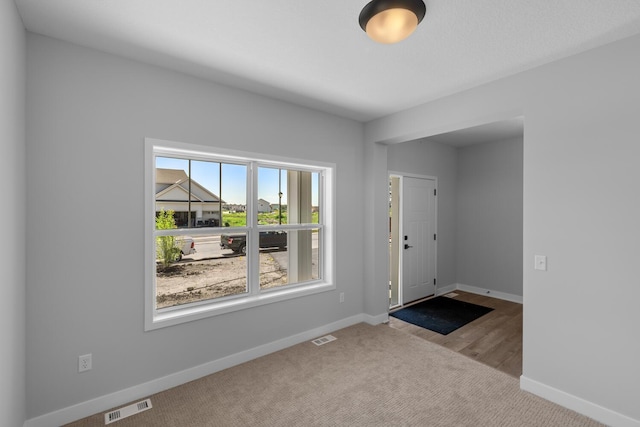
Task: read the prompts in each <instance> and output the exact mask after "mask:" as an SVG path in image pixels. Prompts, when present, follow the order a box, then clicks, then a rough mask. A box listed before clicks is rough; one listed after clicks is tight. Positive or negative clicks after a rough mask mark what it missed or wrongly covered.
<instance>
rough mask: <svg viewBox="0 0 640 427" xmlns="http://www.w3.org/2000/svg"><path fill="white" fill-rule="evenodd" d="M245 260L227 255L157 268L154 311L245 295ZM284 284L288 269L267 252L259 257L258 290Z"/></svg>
mask: <svg viewBox="0 0 640 427" xmlns="http://www.w3.org/2000/svg"><path fill="white" fill-rule="evenodd" d="M246 276H247V257H246V256H235V255H234V256H229V257H224V258H215V259H205V260H200V261H189V262H184V261H183V262H179V263H175V264H171V265H170V266H169V267H167V268H162V267H161V266H160V265H158V267H157V274H156V295H157V297H156V304H157V308H164V307H171V306H174V305H179V304H186V303H190V302H195V301H202V300H206V299H212V298H219V297H223V296H227V295H236V294H241V293H243V292H246V288H247V279H246ZM286 283H287V270H286V269H282V268H281V267H280V264H278V262H277V261H276V260H275V259H274V258H273V256H271V254H269V253H261V254H260V287H261V288H262V289H266V288H272V287H276V286H282V285H285V284H286Z"/></svg>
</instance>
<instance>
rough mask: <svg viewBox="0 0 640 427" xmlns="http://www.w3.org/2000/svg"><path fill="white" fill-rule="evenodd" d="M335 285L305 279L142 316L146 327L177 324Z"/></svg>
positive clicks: (146, 329) (325, 290) (294, 296)
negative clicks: (222, 299) (273, 288)
mask: <svg viewBox="0 0 640 427" xmlns="http://www.w3.org/2000/svg"><path fill="white" fill-rule="evenodd" d="M334 289H336V286H335V284H333V283H327V282H317V283H307V284H304V285H300V286H291V287H287V288H284V289H277V290H269V291H266V292H264V293H261V294H259V295H249V296H244V297H239V298H233V299H228V300H225V301H217V302H208V303H203V304H190V305H189V306H185V307H177V308H172V309H170V310H166V311H165V310H163V311H160V312H158V311H155V312H154V313H152V314H151V316H150V317H151V318H146V319H145V331H152V330H154V329H160V328H165V327H168V326H173V325H179V324H181V323H186V322H191V321H194V320H199V319H205V318H207V317H213V316H218V315H221V314H226V313H232V312H234V311H240V310H245V309H248V308H253V307H259V306H262V305H265V304H271V303H275V302H280V301H286V300H290V299H293V298H300V297H304V296H307V295H314V294H318V293H321V292H327V291H332V290H334Z"/></svg>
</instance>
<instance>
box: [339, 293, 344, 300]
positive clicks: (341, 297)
mask: <svg viewBox="0 0 640 427" xmlns="http://www.w3.org/2000/svg"><path fill="white" fill-rule="evenodd" d="M340 302H344V292H340Z"/></svg>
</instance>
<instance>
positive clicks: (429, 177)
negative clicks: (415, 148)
mask: <svg viewBox="0 0 640 427" xmlns="http://www.w3.org/2000/svg"><path fill="white" fill-rule="evenodd" d="M391 177H396V178H400V185H399V192H400V203H399V209H398V217H399V220H400V222H399V226H398V237H400V236H402V235H403V232H404V228H403V214H404V212H403V210H402V205H403V200H402V195H403V194H404V178H416V179H427V180H431V181H434V184H435V190H436V199H435V205H436V206H435V218H434V227H435V233H436V236H438V192H439V190H438V177H437V176H432V175H420V174H414V173H407V172H398V171H387V183H389V182H390V180H391ZM438 241H439V238H438V237H437V238H436V244H435V252H434V276H435V277H434V278H435V279H436V284H435V285H434V295H437V293H438V283H437V282H438ZM397 245H398V260H397V262H398V266H399V268H398V291H397V292H398V303H397V304H395V305H393V306H392V305H391V304H389V308H390V309H392V308H393V309H397V308H399V307H403V304H402V300H403V298H402V287H403V286H402V285H403V283H402V279H403V278H402V276H403V274H402V270H403V269H402V265H403V259H402V257H403V253H404V251H403V250H402V239H398V241H397ZM390 249H391V245H387V260H388V261H389V278H391V267H390V266H391V261H392V260H391V256H392V253H391V250H390ZM389 299H391V298H389ZM413 302H415V301H413ZM413 302H412V303H413Z"/></svg>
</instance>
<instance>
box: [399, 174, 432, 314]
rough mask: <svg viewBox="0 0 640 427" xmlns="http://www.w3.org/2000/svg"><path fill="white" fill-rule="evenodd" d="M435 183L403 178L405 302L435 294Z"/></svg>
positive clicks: (402, 241)
mask: <svg viewBox="0 0 640 427" xmlns="http://www.w3.org/2000/svg"><path fill="white" fill-rule="evenodd" d="M435 189H436V183H435V180H433V179H422V178H412V177H404V178H403V179H402V198H401V202H402V226H401V227H402V234H401V241H400V251H401V252H402V304H406V303H408V302H411V301H415V300H418V299H421V298H425V297H427V296H430V295H433V294H435V290H436V285H435V282H436V193H435Z"/></svg>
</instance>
